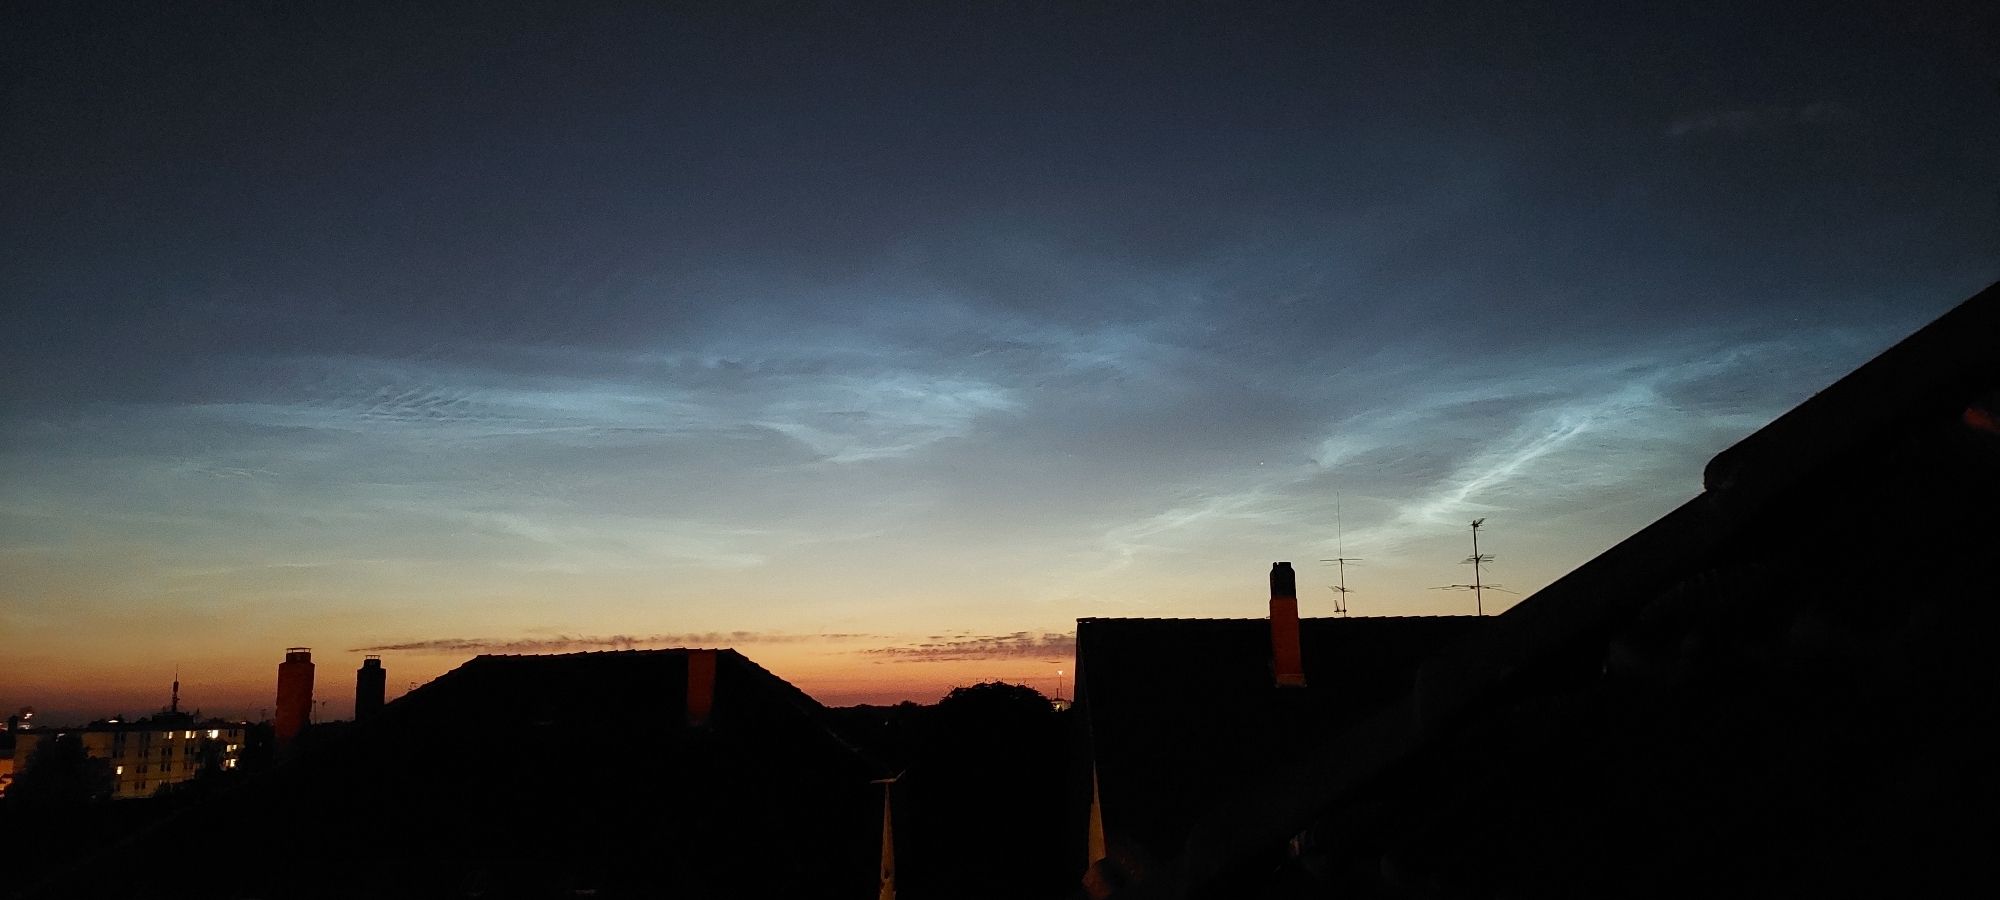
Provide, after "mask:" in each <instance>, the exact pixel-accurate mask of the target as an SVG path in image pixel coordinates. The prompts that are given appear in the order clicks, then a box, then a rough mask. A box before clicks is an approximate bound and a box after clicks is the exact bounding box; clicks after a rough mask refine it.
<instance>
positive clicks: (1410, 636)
mask: <svg viewBox="0 0 2000 900" xmlns="http://www.w3.org/2000/svg"><path fill="white" fill-rule="evenodd" d="M1485 621H1487V620H1483V619H1481V618H1479V617H1475V616H1436V617H1380V618H1308V619H1301V620H1300V623H1299V625H1300V637H1299V643H1300V648H1301V651H1302V655H1303V657H1304V664H1305V674H1306V684H1307V686H1306V687H1304V688H1285V689H1280V688H1278V687H1276V686H1275V685H1274V683H1273V676H1272V671H1271V636H1270V635H1271V631H1270V621H1269V620H1268V619H1099V618H1090V619H1079V620H1077V632H1076V635H1077V637H1076V639H1077V664H1078V698H1077V700H1078V702H1077V709H1078V711H1079V712H1080V713H1082V715H1083V716H1084V717H1085V720H1086V721H1085V727H1086V728H1087V729H1088V732H1089V734H1088V741H1089V742H1090V744H1091V745H1092V750H1091V754H1090V755H1091V758H1092V760H1093V762H1094V764H1095V765H1096V775H1097V779H1098V789H1099V795H1100V799H1101V801H1102V809H1103V814H1104V825H1105V830H1106V832H1107V833H1108V834H1110V835H1111V836H1113V838H1114V839H1115V840H1123V841H1126V842H1129V843H1130V844H1131V845H1132V846H1131V847H1128V848H1127V849H1128V850H1129V849H1133V848H1136V849H1137V850H1138V851H1139V852H1142V853H1143V854H1144V855H1145V856H1146V857H1148V858H1150V859H1155V860H1163V859H1172V858H1173V857H1174V856H1176V855H1178V853H1179V851H1180V843H1181V841H1182V840H1183V839H1184V838H1185V837H1186V835H1187V830H1188V827H1189V826H1190V825H1191V823H1192V822H1193V821H1194V820H1195V818H1196V817H1198V816H1199V815H1200V814H1201V813H1202V812H1204V811H1205V810H1206V808H1207V805H1208V802H1209V801H1210V799H1211V798H1212V797H1213V796H1215V795H1216V794H1218V793H1219V792H1225V791H1227V790H1231V789H1234V788H1235V787H1236V785H1237V784H1238V782H1240V781H1242V780H1243V779H1245V778H1247V777H1248V775H1249V773H1252V772H1255V771H1261V770H1262V769H1264V768H1266V767H1268V766H1271V765H1275V764H1279V763H1284V762H1289V761H1292V760H1295V759H1296V758H1297V757H1298V756H1299V755H1300V754H1301V753H1302V752H1304V750H1306V749H1307V748H1310V747H1312V746H1315V745H1316V744H1318V743H1319V742H1321V741H1323V740H1325V739H1326V738H1327V737H1329V736H1330V735H1332V734H1334V733H1336V732H1338V731H1339V730H1340V729H1341V728H1344V727H1346V726H1347V725H1349V724H1351V723H1352V722H1354V721H1355V720H1356V719H1357V718H1358V717H1360V716H1361V715H1363V714H1365V713H1367V712H1369V711H1371V710H1373V709H1374V708H1375V707H1377V706H1379V705H1380V704H1382V703H1383V702H1386V701H1388V700H1390V699H1393V698H1395V697H1397V696H1400V695H1401V694H1402V693H1403V692H1404V691H1406V690H1407V689H1408V688H1409V684H1410V679H1411V677H1412V676H1413V674H1414V673H1415V671H1416V668H1417V664H1418V662H1420V661H1421V660H1422V659H1423V658H1424V657H1425V656H1428V655H1429V654H1430V653H1432V652H1434V651H1435V650H1437V649H1438V648H1439V647H1440V646H1441V645H1443V644H1446V643H1449V642H1451V641H1453V640H1456V639H1458V638H1460V637H1461V636H1463V635H1466V634H1469V633H1472V632H1474V631H1476V630H1478V629H1479V627H1480V626H1481V624H1482V623H1483V622H1485Z"/></svg>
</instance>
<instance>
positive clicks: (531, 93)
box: [0, 0, 2000, 719]
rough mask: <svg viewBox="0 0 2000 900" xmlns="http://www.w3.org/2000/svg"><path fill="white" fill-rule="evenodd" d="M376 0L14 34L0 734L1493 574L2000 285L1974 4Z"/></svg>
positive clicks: (1588, 548) (1987, 91)
mask: <svg viewBox="0 0 2000 900" xmlns="http://www.w3.org/2000/svg"><path fill="white" fill-rule="evenodd" d="M363 5H364V4H344V3H340V4H290V3H284V4H197V3H146V4H130V5H121V4H94V3H93V4H77V3H65V4H34V3H30V4H12V5H10V6H9V8H8V10H7V11H6V12H5V13H0V17H4V23H0V84H3V85H4V103H5V106H4V108H3V109H0V186H4V194H0V229H4V241H5V244H4V246H5V248H6V250H5V252H4V254H0V302H4V308H0V708H4V709H5V710H7V711H12V709H14V708H15V707H19V706H21V705H25V704H34V705H36V706H37V707H38V708H39V709H41V710H43V711H44V712H45V713H47V714H48V717H50V718H69V719H82V718H86V717H91V716H102V715H109V714H112V713H117V712H127V713H133V714H137V713H141V712H145V711H149V710H151V709H154V708H157V707H158V706H160V705H161V704H163V703H164V702H165V699H166V697H165V691H166V686H167V683H168V681H170V680H171V678H172V676H173V672H174V669H175V667H176V666H178V667H179V670H180V672H181V678H182V681H183V683H184V688H183V694H184V696H186V697H188V698H189V701H190V702H191V703H194V704H198V705H201V706H203V707H204V709H205V711H208V712H221V713H227V714H231V715H239V714H240V715H253V716H254V715H256V714H257V711H258V709H259V708H260V707H268V706H270V705H271V698H272V695H273V692H274V687H273V684H274V678H275V667H276V665H277V663H278V662H279V660H280V659H281V657H282V652H283V649H284V648H285V647H287V646H291V645H305V646H311V647H313V648H314V651H315V658H316V660H317V661H318V662H319V664H320V669H319V678H320V685H321V687H320V692H319V696H320V697H321V698H322V699H325V700H327V701H328V704H327V709H326V712H327V714H328V715H331V716H343V717H344V716H345V715H346V714H347V710H348V708H349V706H350V703H351V699H352V687H351V686H352V684H353V681H352V675H351V673H352V671H353V669H354V668H355V666H357V665H358V664H359V661H360V657H361V654H362V653H363V652H380V653H382V654H383V655H384V657H385V659H386V664H387V666H388V668H389V671H390V683H391V685H392V690H391V692H390V693H391V696H392V697H393V696H395V695H397V694H400V693H401V692H402V689H403V687H404V686H405V685H406V684H408V683H409V682H421V681H423V680H427V679H429V678H431V677H434V676H435V675H437V674H439V673H441V672H443V671H445V670H447V669H449V668H451V667H453V666H455V665H457V664H458V663H460V662H462V661H463V660H464V659H466V658H468V657H469V656H471V655H472V654H474V653H478V652H487V651H507V652H526V651H534V650H556V649H597V648H609V647H618V646H678V645H709V646H735V647H737V648H738V649H740V650H742V651H743V652H745V653H746V654H748V655H749V656H750V657H751V658H753V659H755V660H758V661H759V662H761V663H763V664H764V665H765V666H766V667H768V668H770V669H772V670H773V671H775V672H777V673H778V674H779V675H781V676H784V677H786V678H788V679H790V680H792V681H793V682H794V683H797V684H799V685H800V686H801V687H803V688H805V689H806V690H808V691H809V692H811V693H813V694H814V695H815V696H817V697H819V698H820V699H822V700H824V701H826V702H829V703H853V702H859V701H890V700H898V699H902V698H904V697H909V698H913V699H918V700H926V701H927V700H930V699H934V698H935V697H936V696H938V695H939V694H941V693H942V692H943V691H944V690H945V689H946V688H948V687H949V686H950V685H952V684H959V683H968V682H970V681H972V680H975V679H981V678H988V677H1000V678H1005V679H1008V680H1014V681H1027V682H1029V683H1032V684H1035V685H1036V686H1038V687H1041V688H1043V689H1044V690H1045V691H1049V692H1051V693H1053V691H1054V688H1055V673H1056V671H1057V670H1058V669H1063V670H1067V669H1068V668H1069V664H1068V659H1069V654H1070V648H1069V644H1068V633H1069V632H1070V631H1071V629H1072V627H1073V621H1074V620H1075V619H1076V618H1078V617H1081V616H1257V615H1262V614H1263V611H1264V598H1265V596H1266V592H1265V586H1264V573H1265V571H1266V570H1267V569H1268V567H1269V564H1270V562H1271V561H1272V560H1280V559H1285V560H1297V561H1299V563H1300V569H1301V576H1302V577H1301V593H1302V595H1304V596H1303V601H1304V606H1305V611H1306V613H1307V614H1309V615H1312V614H1326V613H1327V612H1329V611H1330V610H1331V608H1332V604H1331V595H1330V594H1329V593H1328V592H1327V591H1326V590H1325V585H1327V584H1329V583H1331V578H1330V572H1328V571H1327V570H1325V569H1324V568H1322V567H1320V566H1319V564H1318V563H1316V562H1313V561H1314V560H1317V559H1319V558H1322V557H1330V556H1334V555H1336V547H1337V539H1336V538H1337V529H1336V517H1335V506H1336V500H1337V501H1338V504H1339V508H1340V513H1341V516H1340V519H1341V523H1342V524H1343V525H1344V530H1345V542H1344V547H1345V552H1346V554H1347V555H1349V556H1353V557H1361V558H1363V559H1365V560H1366V562H1365V563H1363V564H1362V565H1361V566H1359V567H1356V568H1353V569H1350V571H1349V585H1350V587H1352V588H1353V589H1354V591H1355V593H1354V594H1353V595H1352V600H1351V608H1352V610H1353V612H1355V613H1356V614H1362V615H1410V614H1439V613H1465V612H1470V611H1471V609H1472V603H1471V598H1470V597H1469V596H1468V595H1465V594H1462V593H1453V592H1447V591H1439V590H1434V589H1433V587H1434V586H1437V585H1445V584H1450V583H1453V582H1464V581H1467V580H1468V577H1469V574H1470V573H1469V572H1468V571H1467V570H1466V569H1465V568H1464V567H1462V566H1459V565H1457V561H1458V560H1459V559H1461V558H1463V557H1464V556H1465V555H1466V554H1467V553H1468V552H1469V550H1468V547H1467V545H1466V541H1467V534H1466V529H1465V524H1466V522H1467V521H1469V520H1470V519H1472V518H1473V517H1476V516H1484V517H1487V519H1488V525H1487V527H1486V529H1485V530H1484V532H1483V535H1482V549H1483V550H1486V551H1488V552H1491V553H1494V554H1495V555H1497V556H1498V561H1497V562H1496V563H1495V565H1494V566H1493V568H1492V570H1491V571H1490V572H1489V574H1488V577H1489V578H1490V579H1491V580H1494V581H1498V582H1500V583H1501V584H1503V585H1506V586H1507V587H1508V588H1511V589H1515V590H1518V591H1521V592H1522V593H1523V594H1526V593H1528V592H1532V591H1533V590H1534V589H1536V588H1539V587H1541V586H1543V585H1545V584H1547V583H1548V582H1549V581H1551V580H1553V579H1554V578H1556V577H1558V576H1560V575H1561V574H1562V573H1564V572H1566V571H1567V570H1569V569H1570V568H1572V567H1574V566H1575V565H1577V564H1579V563H1581V562H1583V561H1585V560H1587V559H1589V558H1590V557H1591V556H1593V555H1595V554H1596V553H1598V552H1599V551H1601V550H1603V549H1604V548H1606V547H1608V546H1610V545H1611V544H1613V543H1615V542H1616V541H1617V540H1619V539H1621V538H1622V537H1624V536H1625V535H1627V534H1629V533H1631V532H1632V531H1634V530H1636V529H1637V528H1639V527H1641V526H1643V525H1645V524H1646V523H1648V522H1650V521H1651V520H1653V519H1654V518H1656V517H1658V516H1659V515H1661V514H1663V513H1665V512H1666V511H1667V510H1669V509H1671V508H1672V507H1674V506H1675V505H1677V504H1679V503H1680V502H1682V501H1684V500H1685V499H1687V498H1688V497H1690V496H1693V495H1694V494H1695V493H1697V492H1698V491H1699V490H1700V470H1701V466H1702V465H1703V463H1705V462H1706V461H1707V459H1708V458H1709V456H1711V455H1712V454H1714V453H1715V452H1716V451H1718V450H1720V449H1721V448H1723V447H1725V446H1727V445H1728V444H1730V443H1731V442H1733V441H1735V440H1737V439H1738V438H1741V437H1742V436H1744V435H1746V434H1748V433H1750V432H1751V431H1753V430H1755V429H1756V428H1758V427H1759V426H1761V425H1763V424H1764V423H1766V422H1768V421H1769V420H1770V419H1771V418H1772V417H1774V416H1775V415H1777V414H1778V413H1780V412H1782V411H1784V410H1785V409H1787V408H1789V407H1790V406H1792V405H1793V404H1795V403H1797V402H1798V401H1800V400H1802V399H1804V398H1805V397H1806V396H1808V395H1810V394H1811V393H1812V392H1813V391H1815V390H1817V389H1818V388H1820V387H1823V386H1824V385H1825V384H1827V383H1829V382H1830V381H1832V380H1833V379H1835V378H1837V377H1838V376H1840V375H1842V374H1844V373H1845V372H1847V371H1848V370H1850V369H1852V368H1853V367H1855V366H1856V365H1858V364H1860V363H1862V362H1863V361H1865V360H1867V359H1868V358H1869V357H1871V356H1873V355H1874V354H1875V353H1877V352H1879V351H1880V350H1882V349H1883V348H1885V347H1887V346H1888V345H1889V344H1891V343H1893V342H1894V341H1895V340H1897V339H1899V338H1900V337H1902V336H1903V335H1905V334H1907V333H1909V332H1910V331H1912V330H1914V329H1915V328H1917V327H1919V326H1921V325H1922V324H1924V323H1925V322H1927V321H1929V320H1930V319H1932V318H1934V317H1935V316H1937V315H1938V314H1940V313H1942V312H1943V311H1944V310H1946V309H1948V308H1950V307H1951V306H1952V305H1953V304H1955V303H1956V302H1957V301H1959V300H1961V299H1963V298H1964V297H1966V296H1968V295H1970V294H1971V293H1973V292H1974V291H1976V290H1977V289H1979V288H1981V287H1983V286H1985V285H1986V284H1987V283H1988V282H1989V281H1991V280H1992V279H1993V278H1994V277H1995V276H1996V274H2000V264H1996V261H2000V227H1996V218H1997V217H1996V193H1995V185H1996V184H2000V116H1996V107H2000V78H1996V76H1995V71H1994V68H1993V66H1992V59H1994V58H1996V53H2000V45H1996V42H1995V40H1994V34H1995V31H1994V29H1993V15H1994V13H1993V11H1992V9H1991V8H1990V7H1989V6H1988V5H1987V4H1982V3H1971V2H1968V3H1962V4H1960V3H1935V4H1908V3H1902V2H1883V3H1811V4H1797V5H1796V6H1794V5H1782V4H1759V3H1746V2H1694V0H1675V2H1665V3H1602V2H1578V3H1493V2H1466V3H1441V2H1413V3H1395V4H1318V3H1298V4H1291V3H1283V4H1240V3H1217V4H1199V5H1197V4H1173V5H1152V4H1109V3H1060V2H1042V3H910V4H903V3H873V2H848V3H832V2H827V3H806V2H788V3H776V4H762V3H730V4H716V5H713V6H710V5H706V4H629V5H627V4H598V3H577V2H564V3H550V4H546V5H514V4H497V3H467V4H463V5H449V4H423V5H422V10H421V11H417V12H412V11H409V10H392V9H388V8H386V6H387V5H385V8H384V9H380V10H374V11H369V10H364V9H355V8H353V7H357V6H363ZM1378 7H1379V8H1378ZM1609 7H1618V9H1617V10H1615V11H1614V10H1611V9H1609ZM1919 7H1921V9H1920V8H1919ZM1492 599H1493V598H1492V597H1489V601H1491V600H1492ZM1517 599H1518V596H1505V595H1502V596H1501V597H1500V598H1499V600H1500V601H1501V602H1500V604H1498V605H1504V604H1505V603H1508V602H1512V601H1514V600H1517ZM1491 605H1493V604H1490V605H1489V608H1490V606H1491Z"/></svg>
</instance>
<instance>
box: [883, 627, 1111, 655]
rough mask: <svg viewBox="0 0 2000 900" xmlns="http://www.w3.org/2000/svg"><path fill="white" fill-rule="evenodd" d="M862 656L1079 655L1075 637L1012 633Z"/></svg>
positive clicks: (936, 641) (903, 646) (900, 647)
mask: <svg viewBox="0 0 2000 900" xmlns="http://www.w3.org/2000/svg"><path fill="white" fill-rule="evenodd" d="M861 652H862V653H865V654H868V655H871V656H879V657H884V658H886V659H888V660H890V661H892V662H948V661H955V660H970V659H1049V660H1062V659H1067V658H1068V657H1069V656H1071V655H1072V654H1074V653H1075V652H1076V635H1074V634H1058V633H1055V632H1040V633H1037V632H1033V631H1017V632H1014V633H1013V634H995V635H966V636H963V637H956V638H946V639H939V636H937V635H933V636H932V637H931V640H928V641H924V642H922V643H915V644H900V645H894V646H888V647H873V648H870V649H867V650H863V651H861Z"/></svg>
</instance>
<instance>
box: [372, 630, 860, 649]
mask: <svg viewBox="0 0 2000 900" xmlns="http://www.w3.org/2000/svg"><path fill="white" fill-rule="evenodd" d="M879 637H881V635H872V634H789V633H786V632H776V631H704V632H688V633H685V634H649V635H627V634H613V635H601V636H600V635H556V636H554V637H547V638H517V639H514V640H499V639H495V638H434V639H431V640H424V641H405V642H402V643H395V644H377V645H375V646H373V647H355V648H353V649H350V650H348V651H347V652H349V653H388V652H405V653H554V652H560V651H570V650H634V649H643V648H649V647H653V648H657V647H716V646H728V645H732V644H797V643H804V642H808V641H847V640H857V639H861V638H879Z"/></svg>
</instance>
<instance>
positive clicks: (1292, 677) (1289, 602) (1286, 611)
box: [1271, 562, 1306, 687]
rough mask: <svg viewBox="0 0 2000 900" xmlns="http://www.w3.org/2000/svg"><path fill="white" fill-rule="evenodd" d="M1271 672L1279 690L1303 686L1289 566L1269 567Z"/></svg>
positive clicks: (1294, 587) (1294, 588)
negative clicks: (1275, 677)
mask: <svg viewBox="0 0 2000 900" xmlns="http://www.w3.org/2000/svg"><path fill="white" fill-rule="evenodd" d="M1271 670H1272V672H1273V673H1274V674H1275V675H1276V676H1277V680H1278V686H1279V687H1305V686H1306V669H1305V664H1304V663H1303V662H1302V661H1301V656H1300V653H1299V589H1298V581H1297V579H1296V578H1295V577H1294V575H1293V574H1292V564H1291V563H1288V562H1278V563H1272V564H1271Z"/></svg>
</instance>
